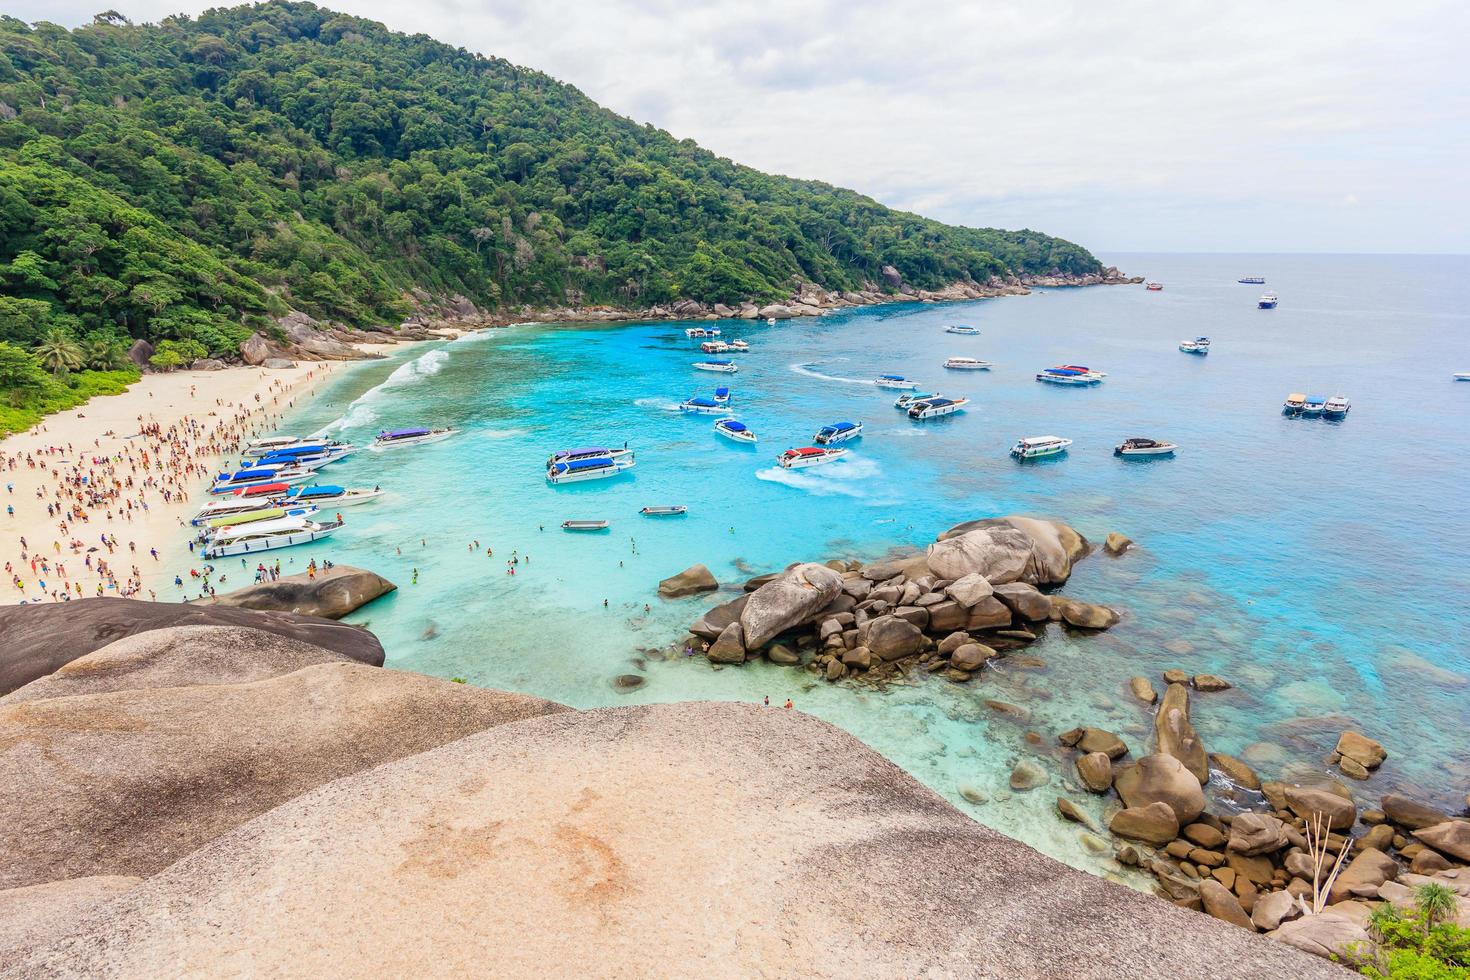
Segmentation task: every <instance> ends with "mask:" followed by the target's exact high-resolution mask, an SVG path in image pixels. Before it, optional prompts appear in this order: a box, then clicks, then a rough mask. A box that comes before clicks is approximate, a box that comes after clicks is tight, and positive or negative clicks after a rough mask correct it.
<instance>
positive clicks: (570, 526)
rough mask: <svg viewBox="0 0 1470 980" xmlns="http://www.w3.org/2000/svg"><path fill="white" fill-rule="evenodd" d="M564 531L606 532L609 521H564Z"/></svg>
mask: <svg viewBox="0 0 1470 980" xmlns="http://www.w3.org/2000/svg"><path fill="white" fill-rule="evenodd" d="M561 529H562V530H563V531H606V530H607V529H608V522H607V521H562V522H561Z"/></svg>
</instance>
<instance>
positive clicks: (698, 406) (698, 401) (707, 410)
mask: <svg viewBox="0 0 1470 980" xmlns="http://www.w3.org/2000/svg"><path fill="white" fill-rule="evenodd" d="M679 411H681V412H698V413H700V414H702V415H720V414H723V413H724V412H726V411H728V409H726V408H725V406H724V405H721V404H720V403H719V402H717V401H715V400H714V399H713V398H703V397H699V398H690V399H689V400H687V401H682V402H680V403H679Z"/></svg>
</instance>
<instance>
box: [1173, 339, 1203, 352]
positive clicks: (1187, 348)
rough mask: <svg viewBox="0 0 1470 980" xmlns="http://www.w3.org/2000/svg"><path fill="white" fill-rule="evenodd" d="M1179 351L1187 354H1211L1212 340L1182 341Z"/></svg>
mask: <svg viewBox="0 0 1470 980" xmlns="http://www.w3.org/2000/svg"><path fill="white" fill-rule="evenodd" d="M1179 349H1180V350H1182V351H1184V353H1186V354H1208V353H1209V352H1210V338H1209V337H1196V338H1194V339H1193V340H1181V341H1180V342H1179Z"/></svg>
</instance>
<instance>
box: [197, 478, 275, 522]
mask: <svg viewBox="0 0 1470 980" xmlns="http://www.w3.org/2000/svg"><path fill="white" fill-rule="evenodd" d="M273 486H276V487H279V488H280V491H281V492H283V493H284V492H285V490H286V489H287V488H286V484H284V483H277V484H273ZM276 499H277V498H275V497H266V496H256V497H240V496H236V495H235V494H230V495H229V496H227V497H221V498H219V499H217V500H211V501H210V502H209V503H207V504H205V505H204V506H203V507H201V508H199V513H197V514H195V515H194V516H193V517H192V518H190V520H189V523H190V524H193V525H194V526H195V527H203V526H204V525H206V524H208V523H209V522H210V521H211V520H213V519H215V518H216V517H229V516H231V515H233V514H253V513H258V512H260V511H263V510H270V509H272V508H273V507H275V506H276Z"/></svg>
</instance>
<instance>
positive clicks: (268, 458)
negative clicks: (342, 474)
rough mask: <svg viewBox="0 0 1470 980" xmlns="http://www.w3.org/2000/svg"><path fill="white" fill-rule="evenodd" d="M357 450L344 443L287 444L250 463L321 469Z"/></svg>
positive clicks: (253, 464)
mask: <svg viewBox="0 0 1470 980" xmlns="http://www.w3.org/2000/svg"><path fill="white" fill-rule="evenodd" d="M355 452H357V449H356V447H354V446H350V445H348V444H346V443H340V442H337V443H306V444H302V445H299V446H289V447H286V448H283V449H272V450H270V451H269V452H267V453H266V454H265V455H263V456H261V457H260V458H259V459H257V460H255V461H254V462H253V463H251V464H250V465H252V466H279V465H284V464H290V465H292V466H298V467H300V468H301V469H303V470H316V469H321V468H322V467H323V466H326V465H327V464H328V463H335V462H337V460H339V459H343V458H345V457H347V456H350V455H352V454H353V453H355Z"/></svg>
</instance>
